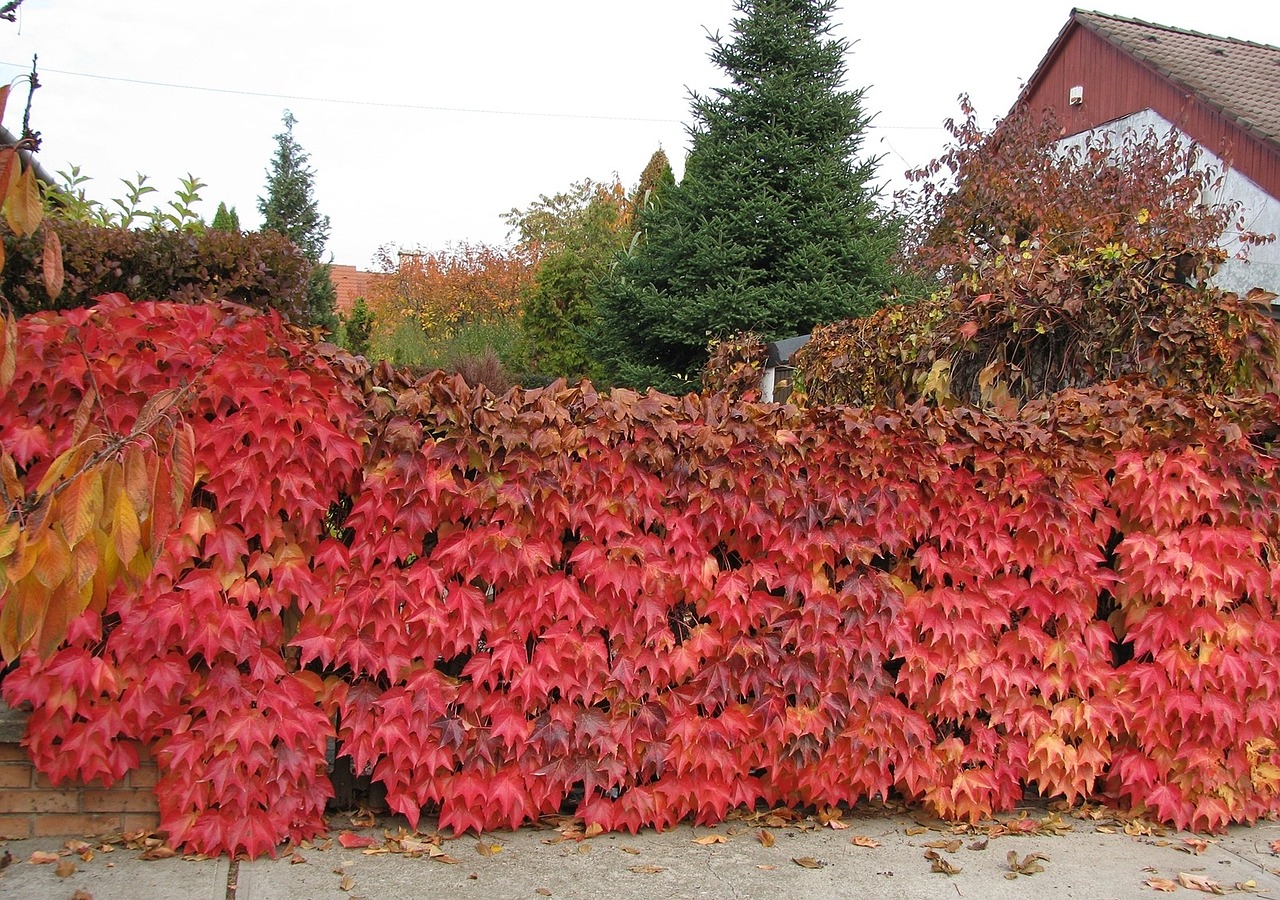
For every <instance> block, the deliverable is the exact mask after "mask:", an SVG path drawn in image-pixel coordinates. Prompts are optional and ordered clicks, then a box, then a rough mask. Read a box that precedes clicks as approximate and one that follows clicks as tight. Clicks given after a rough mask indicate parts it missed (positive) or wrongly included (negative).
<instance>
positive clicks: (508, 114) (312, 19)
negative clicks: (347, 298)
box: [0, 0, 1280, 268]
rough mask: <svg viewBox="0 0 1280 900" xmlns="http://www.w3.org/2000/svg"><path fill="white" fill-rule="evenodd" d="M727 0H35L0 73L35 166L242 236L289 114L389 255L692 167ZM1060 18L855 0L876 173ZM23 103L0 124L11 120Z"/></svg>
mask: <svg viewBox="0 0 1280 900" xmlns="http://www.w3.org/2000/svg"><path fill="white" fill-rule="evenodd" d="M1112 2H1113V3H1114V5H1113V6H1108V7H1104V8H1102V9H1101V10H1099V11H1101V12H1106V13H1112V14H1117V15H1124V16H1131V17H1135V18H1140V19H1145V20H1147V21H1153V22H1158V23H1160V24H1165V25H1175V26H1179V27H1183V28H1190V29H1194V30H1198V31H1204V32H1208V33H1212V34H1219V35H1229V36H1232V37H1240V38H1246V39H1249V40H1254V41H1258V42H1261V43H1268V44H1280V4H1278V3H1275V2H1272V0H1266V2H1264V0H1248V2H1237V3H1205V2H1204V0H1194V2H1190V0H1188V2H1184V0H1112ZM734 6H735V4H734V3H733V0H637V2H629V3H623V2H617V0H461V2H460V0H416V2H410V0H364V2H360V3H353V2H336V0H267V2H264V0H218V2H196V0H26V2H25V3H24V4H23V6H22V7H21V8H20V11H19V17H18V21H17V22H16V23H15V24H13V25H10V24H9V23H6V22H0V75H2V76H3V77H4V78H6V79H10V78H13V77H16V76H18V75H20V74H22V73H23V72H25V71H27V70H28V69H29V68H30V65H31V56H32V54H39V58H40V61H39V67H40V73H41V75H40V80H41V82H42V84H43V87H42V88H41V89H40V90H39V91H38V92H37V93H36V98H35V104H34V107H33V109H32V113H31V119H32V125H33V127H34V128H36V129H37V130H39V131H41V132H42V133H43V136H44V148H43V150H42V151H41V153H40V159H41V161H42V162H43V164H44V166H45V168H46V169H48V170H50V171H53V172H56V171H58V170H66V169H67V167H68V166H69V165H70V164H75V165H78V166H80V168H81V169H82V170H83V172H84V173H85V174H88V175H90V176H92V177H93V179H94V180H93V181H92V182H91V183H90V193H91V195H93V196H96V197H97V198H99V199H102V200H106V199H109V198H112V197H120V196H123V187H122V185H121V184H120V179H122V178H132V177H133V176H134V175H135V173H137V172H141V173H143V174H145V175H147V176H148V178H149V183H151V184H154V185H155V186H156V187H157V188H159V189H160V193H158V194H153V195H151V197H152V198H153V199H154V198H158V199H159V200H160V201H161V202H163V201H165V200H168V199H171V198H172V196H173V191H174V190H175V189H176V188H177V187H178V184H179V179H180V178H182V177H183V176H184V175H185V174H186V173H188V172H190V173H192V174H194V175H196V176H198V177H199V178H201V179H202V180H203V181H205V182H206V183H207V184H208V187H207V188H206V189H205V191H204V198H205V202H204V203H203V204H202V207H203V208H202V209H201V211H202V212H203V214H204V215H205V217H206V219H207V218H210V217H211V216H212V214H213V211H214V209H215V208H216V206H217V203H218V201H219V200H223V201H226V203H227V204H228V205H230V206H235V207H236V208H237V210H238V212H239V214H240V219H241V222H242V224H243V225H244V226H245V227H247V228H253V227H256V226H257V225H258V224H259V223H260V216H259V214H258V211H257V198H258V196H259V195H260V194H262V193H263V192H264V185H265V181H266V169H267V166H268V164H269V163H270V160H271V156H272V154H273V152H274V150H275V140H274V137H273V136H274V135H275V134H277V133H278V132H279V131H280V130H281V125H280V117H281V115H282V113H283V111H284V110H285V109H286V108H287V109H289V110H291V111H292V112H293V114H294V115H295V116H296V117H297V119H298V124H297V125H296V126H295V130H294V133H295V136H296V138H297V139H298V141H299V142H300V143H301V145H302V146H303V147H304V148H305V149H306V150H307V151H308V152H309V153H310V154H311V165H312V166H313V168H314V169H315V191H316V198H317V200H318V202H319V206H320V210H321V212H323V213H325V214H327V215H328V216H329V217H330V219H331V220H332V233H331V236H330V239H329V251H330V252H331V253H332V255H333V257H334V261H335V262H338V263H345V264H353V265H358V266H360V267H361V268H367V267H369V266H370V264H371V262H372V259H373V256H374V253H375V251H376V250H377V248H378V247H379V246H381V245H384V244H395V245H398V246H405V247H415V246H421V247H425V248H427V249H439V248H441V247H443V246H444V245H446V244H448V243H450V242H457V241H481V242H488V243H503V242H505V241H506V239H507V226H506V224H505V223H504V222H503V220H502V218H501V216H502V214H503V213H504V212H506V211H508V210H510V209H511V208H512V207H524V206H527V205H528V204H529V203H530V202H532V201H533V200H535V199H536V198H537V197H538V195H539V194H544V193H547V194H551V193H555V192H557V191H559V190H563V189H565V188H567V187H568V186H569V185H570V184H571V183H572V182H574V181H578V180H581V179H583V178H588V177H589V178H593V179H596V180H604V179H609V178H612V176H613V175H614V173H617V175H618V176H619V177H620V178H621V179H622V181H623V183H624V184H626V185H632V184H634V182H635V181H636V179H637V178H638V177H639V174H640V171H641V169H642V168H643V167H644V164H645V163H646V161H647V160H648V158H649V156H650V154H652V152H653V151H654V150H655V149H657V148H658V147H659V146H661V147H663V148H664V149H665V150H666V151H667V153H668V155H669V156H670V157H671V159H672V162H673V164H674V166H675V168H676V172H677V174H679V173H680V172H681V171H683V159H684V155H685V153H686V152H687V136H686V128H687V126H688V125H689V123H690V112H689V91H690V90H696V91H699V92H705V91H707V90H708V89H710V88H713V87H715V86H716V85H719V84H722V83H723V77H722V74H721V73H720V71H719V70H718V69H716V68H715V67H714V66H713V65H712V64H711V63H710V61H709V60H708V59H707V52H708V50H709V48H710V45H709V43H708V40H707V33H708V32H716V31H719V32H721V33H722V34H725V35H728V34H729V32H730V27H729V23H730V22H731V20H732V19H733V17H734ZM1071 6H1072V4H1071V3H1069V2H1058V0H1018V2H964V0H951V2H932V0H930V2H913V0H905V2H897V3H858V2H855V0H848V2H846V3H845V4H844V8H843V9H841V10H840V11H839V12H838V13H837V15H836V20H835V21H836V34H837V35H838V36H840V37H844V38H846V39H848V40H851V41H854V42H855V44H854V47H853V50H852V52H851V53H850V55H849V57H848V60H847V62H848V86H849V87H863V86H865V87H867V88H868V90H867V94H866V100H865V104H866V108H867V110H868V111H871V112H874V113H875V114H876V122H875V128H874V129H873V130H872V131H871V132H870V133H869V135H868V137H867V141H866V145H865V146H866V149H867V151H868V152H870V153H874V154H876V155H883V160H882V162H881V174H882V176H883V177H884V178H885V179H886V180H887V181H889V182H890V183H893V182H894V181H895V180H896V181H897V183H901V174H902V172H903V171H904V170H906V169H907V168H908V167H911V166H916V165H920V164H923V163H925V162H927V161H928V160H930V159H932V158H933V157H934V156H936V155H938V152H939V150H940V149H941V148H942V146H943V144H944V143H945V139H946V134H945V132H944V131H942V129H941V124H942V122H943V121H944V120H945V119H946V118H948V117H949V116H952V115H955V114H956V113H957V109H958V107H957V104H956V98H957V96H958V95H959V94H960V93H961V92H967V93H968V94H970V95H971V96H972V97H973V100H974V102H975V104H976V105H977V108H978V111H979V113H980V114H981V116H982V117H983V119H984V121H989V120H990V119H992V118H994V117H997V116H1001V115H1003V114H1004V113H1006V112H1007V111H1008V109H1009V107H1010V106H1011V104H1012V103H1013V102H1014V100H1015V99H1016V98H1017V95H1018V91H1019V89H1020V88H1021V86H1022V84H1023V82H1024V81H1025V80H1026V79H1027V78H1028V77H1030V75H1031V73H1032V72H1033V71H1034V69H1035V67H1036V64H1037V63H1038V62H1039V61H1040V59H1041V58H1042V57H1043V55H1044V53H1045V51H1046V50H1048V48H1049V45H1050V44H1051V43H1052V42H1053V39H1054V37H1055V36H1056V35H1057V34H1058V32H1059V30H1060V29H1061V28H1062V26H1063V25H1064V24H1065V22H1066V21H1067V17H1068V14H1069V13H1070V10H1071ZM23 101H25V92H22V96H21V97H18V96H15V98H14V99H13V100H11V101H10V104H9V111H8V113H7V114H6V117H5V124H6V125H8V126H9V127H10V129H11V130H14V131H17V130H18V129H19V128H20V126H21V106H22V102H23Z"/></svg>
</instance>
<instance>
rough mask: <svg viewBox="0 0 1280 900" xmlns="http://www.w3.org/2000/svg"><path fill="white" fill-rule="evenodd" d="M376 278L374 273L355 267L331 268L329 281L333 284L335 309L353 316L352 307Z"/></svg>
mask: <svg viewBox="0 0 1280 900" xmlns="http://www.w3.org/2000/svg"><path fill="white" fill-rule="evenodd" d="M374 277H375V273H373V272H364V271H361V270H359V269H357V268H356V267H355V266H339V265H331V266H329V280H330V281H332V282H333V290H334V293H335V294H336V295H337V296H336V297H335V298H334V304H333V305H334V308H335V309H336V310H337V311H338V312H340V313H342V314H343V315H344V316H349V315H351V307H352V306H353V305H354V304H355V302H356V299H357V298H358V297H363V296H365V294H366V293H367V292H368V290H369V285H370V284H371V283H372V281H373V279H374Z"/></svg>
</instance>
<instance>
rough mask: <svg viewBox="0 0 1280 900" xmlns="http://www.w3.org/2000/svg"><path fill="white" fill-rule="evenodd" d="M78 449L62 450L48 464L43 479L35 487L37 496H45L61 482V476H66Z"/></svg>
mask: <svg viewBox="0 0 1280 900" xmlns="http://www.w3.org/2000/svg"><path fill="white" fill-rule="evenodd" d="M79 449H80V448H79V447H71V448H69V449H67V450H63V451H62V452H61V453H59V454H58V455H57V457H56V458H55V459H54V461H53V462H51V463H49V468H48V469H46V470H45V473H44V477H43V478H41V479H40V483H39V484H38V485H36V493H37V494H47V493H49V491H50V490H52V488H53V486H54V485H55V484H57V483H58V482H59V481H60V480H62V476H63V475H65V474H66V472H67V469H68V468H70V467H71V463H72V460H74V459H75V457H76V453H77V452H78V451H79Z"/></svg>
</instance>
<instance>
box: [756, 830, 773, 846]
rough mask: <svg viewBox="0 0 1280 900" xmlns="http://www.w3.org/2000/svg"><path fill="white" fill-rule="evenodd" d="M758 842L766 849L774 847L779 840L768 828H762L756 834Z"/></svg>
mask: <svg viewBox="0 0 1280 900" xmlns="http://www.w3.org/2000/svg"><path fill="white" fill-rule="evenodd" d="M756 840H758V841H759V842H760V843H761V844H763V845H764V846H766V847H772V846H773V845H774V844H776V843H777V840H776V839H775V838H774V836H773V832H772V831H769V830H768V829H766V828H761V829H760V830H759V831H757V832H756Z"/></svg>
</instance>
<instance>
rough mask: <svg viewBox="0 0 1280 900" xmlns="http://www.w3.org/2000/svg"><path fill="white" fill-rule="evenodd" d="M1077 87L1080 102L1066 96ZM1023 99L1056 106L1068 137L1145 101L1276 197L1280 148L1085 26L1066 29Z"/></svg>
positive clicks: (1143, 106)
mask: <svg viewBox="0 0 1280 900" xmlns="http://www.w3.org/2000/svg"><path fill="white" fill-rule="evenodd" d="M1075 86H1082V87H1083V88H1084V102H1083V103H1081V104H1080V105H1078V106H1071V105H1070V104H1069V103H1068V97H1069V92H1070V90H1071V88H1072V87H1075ZM1023 100H1024V102H1026V104H1027V105H1028V107H1029V108H1031V109H1033V110H1041V109H1050V108H1051V109H1053V110H1055V111H1056V113H1057V115H1058V118H1059V120H1060V121H1061V122H1062V123H1063V125H1064V126H1066V134H1067V135H1073V134H1079V133H1080V132H1082V131H1087V130H1089V129H1090V128H1094V127H1096V126H1098V125H1102V124H1104V123H1106V122H1110V121H1112V120H1114V119H1118V118H1120V117H1122V116H1127V115H1129V114H1131V113H1135V112H1138V111H1139V110H1142V109H1146V108H1148V107H1150V108H1151V109H1153V110H1155V111H1156V112H1158V113H1159V114H1160V115H1162V116H1164V117H1165V118H1166V119H1168V120H1169V121H1170V122H1172V123H1173V124H1175V125H1177V126H1178V128H1179V129H1180V130H1181V131H1183V132H1184V133H1185V134H1187V135H1188V136H1190V137H1191V138H1193V139H1194V140H1195V141H1197V142H1198V143H1199V144H1200V145H1201V146H1203V147H1204V148H1205V149H1207V150H1210V151H1212V152H1213V153H1216V154H1217V155H1218V156H1219V157H1221V158H1223V159H1227V160H1229V161H1230V162H1231V165H1232V167H1233V168H1234V169H1235V170H1236V171H1238V172H1240V173H1241V174H1242V175H1245V176H1247V177H1248V178H1250V179H1251V180H1253V181H1254V182H1255V183H1257V184H1258V185H1259V186H1260V187H1261V188H1262V189H1263V190H1265V191H1266V192H1267V193H1268V194H1270V195H1271V196H1273V197H1280V150H1278V149H1276V148H1274V147H1271V146H1269V145H1267V144H1265V143H1263V142H1262V141H1260V140H1258V139H1257V138H1255V137H1254V136H1253V135H1251V134H1249V133H1248V132H1247V131H1245V130H1244V129H1243V128H1241V127H1240V126H1239V125H1237V124H1236V123H1235V122H1232V121H1231V120H1229V119H1228V118H1227V117H1225V116H1223V115H1222V114H1221V113H1219V112H1218V111H1216V110H1214V109H1213V108H1211V107H1210V106H1209V105H1208V104H1206V103H1204V102H1202V101H1200V100H1198V99H1196V98H1195V96H1194V95H1193V94H1191V93H1190V92H1188V91H1183V90H1181V89H1180V88H1178V87H1177V86H1176V85H1174V84H1172V83H1171V82H1170V81H1168V80H1167V79H1165V78H1164V77H1163V76H1161V75H1159V74H1158V73H1157V72H1156V71H1155V70H1154V69H1152V68H1149V67H1148V66H1146V65H1144V64H1143V63H1141V62H1139V61H1137V60H1135V59H1134V58H1133V57H1131V56H1129V55H1128V54H1127V53H1124V52H1123V51H1121V50H1118V49H1116V48H1115V47H1113V46H1112V45H1111V44H1109V43H1107V42H1106V41H1105V40H1103V39H1102V38H1101V37H1099V36H1098V35H1097V34H1095V33H1094V32H1092V31H1090V30H1089V29H1087V28H1084V27H1082V26H1079V25H1077V26H1075V27H1072V28H1070V29H1069V30H1068V32H1067V34H1066V35H1065V36H1064V38H1063V40H1062V41H1061V43H1060V44H1059V45H1058V47H1057V49H1056V51H1055V52H1054V55H1053V57H1052V58H1051V59H1050V60H1048V62H1047V63H1046V64H1045V66H1044V67H1043V68H1042V69H1041V71H1040V73H1039V77H1038V78H1037V79H1036V80H1035V81H1034V82H1033V83H1032V84H1030V85H1028V88H1027V92H1026V93H1025V94H1024V95H1023Z"/></svg>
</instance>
